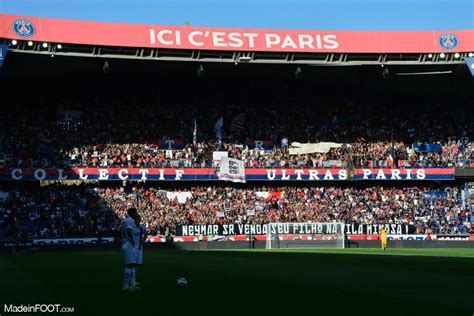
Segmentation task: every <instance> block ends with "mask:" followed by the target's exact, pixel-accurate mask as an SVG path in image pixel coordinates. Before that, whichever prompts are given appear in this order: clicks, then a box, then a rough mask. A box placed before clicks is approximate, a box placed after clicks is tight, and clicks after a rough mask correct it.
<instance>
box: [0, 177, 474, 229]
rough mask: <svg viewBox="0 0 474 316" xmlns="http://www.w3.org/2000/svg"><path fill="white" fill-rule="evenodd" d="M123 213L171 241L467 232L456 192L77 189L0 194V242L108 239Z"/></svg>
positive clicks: (466, 220)
mask: <svg viewBox="0 0 474 316" xmlns="http://www.w3.org/2000/svg"><path fill="white" fill-rule="evenodd" d="M129 207H136V208H137V209H138V210H139V213H140V215H141V217H142V221H143V222H144V223H145V224H146V225H147V227H148V230H149V232H150V234H152V235H164V236H170V235H173V234H174V232H175V227H176V225H184V224H193V223H196V224H217V223H221V224H223V223H254V224H257V223H260V224H262V223H268V222H345V223H359V224H386V223H394V224H409V225H415V226H416V230H417V231H416V232H417V233H432V234H462V233H468V232H469V230H471V232H472V228H471V225H470V224H469V221H470V213H469V210H468V207H467V204H465V203H464V201H463V200H462V198H461V190H460V189H459V188H458V187H455V186H445V187H437V188H433V187H421V186H418V187H394V186H369V187H353V186H340V187H333V186H327V187H326V186H324V187H295V186H284V187H243V188H238V187H229V186H208V187H202V186H197V187H190V188H181V189H179V190H176V189H164V188H153V187H145V186H126V187H91V186H85V185H81V186H48V187H45V188H42V189H41V190H38V189H33V188H16V189H9V190H8V191H4V192H2V199H1V203H0V234H3V236H0V237H8V236H10V237H11V236H15V237H16V238H54V237H62V238H64V237H91V236H110V235H113V234H114V230H115V229H116V227H117V225H118V223H119V221H120V219H121V218H123V217H124V216H125V213H126V210H127V209H128V208H129Z"/></svg>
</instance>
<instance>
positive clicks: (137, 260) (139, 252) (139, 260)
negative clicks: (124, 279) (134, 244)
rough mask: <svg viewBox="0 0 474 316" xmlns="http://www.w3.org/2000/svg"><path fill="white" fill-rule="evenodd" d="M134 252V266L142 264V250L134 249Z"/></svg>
mask: <svg viewBox="0 0 474 316" xmlns="http://www.w3.org/2000/svg"><path fill="white" fill-rule="evenodd" d="M135 250H136V252H135V255H136V258H135V263H136V264H142V263H143V249H142V250H140V249H135Z"/></svg>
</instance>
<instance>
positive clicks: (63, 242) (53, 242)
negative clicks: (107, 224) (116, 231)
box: [33, 237, 114, 246]
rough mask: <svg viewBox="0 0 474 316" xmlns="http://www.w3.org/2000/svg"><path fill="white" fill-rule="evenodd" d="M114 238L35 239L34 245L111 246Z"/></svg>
mask: <svg viewBox="0 0 474 316" xmlns="http://www.w3.org/2000/svg"><path fill="white" fill-rule="evenodd" d="M113 241H114V238H113V237H103V238H100V239H99V238H57V239H33V244H35V245H38V246H46V245H91V244H111V243H113Z"/></svg>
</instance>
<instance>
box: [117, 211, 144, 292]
mask: <svg viewBox="0 0 474 316" xmlns="http://www.w3.org/2000/svg"><path fill="white" fill-rule="evenodd" d="M127 214H128V216H127V217H126V218H125V219H124V222H123V224H122V228H121V233H122V254H123V257H124V260H125V272H124V276H123V290H124V291H136V290H137V288H136V287H135V286H134V284H135V267H136V261H137V254H136V253H137V251H136V249H137V248H136V246H137V244H139V242H140V241H139V240H138V239H136V236H137V233H138V232H139V229H138V227H137V226H136V225H135V218H137V217H138V212H137V209H136V208H129V209H128V210H127Z"/></svg>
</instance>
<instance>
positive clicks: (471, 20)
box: [0, 0, 474, 31]
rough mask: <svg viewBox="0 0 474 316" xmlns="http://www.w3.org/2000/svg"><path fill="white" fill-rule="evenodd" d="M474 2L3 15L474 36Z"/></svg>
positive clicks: (140, 7)
mask: <svg viewBox="0 0 474 316" xmlns="http://www.w3.org/2000/svg"><path fill="white" fill-rule="evenodd" d="M473 5H474V3H473V1H472V0H398V1H374V0H330V1H329V0H319V1H314V0H291V1H290V0H239V1H233V0H227V1H217V0H192V1H189V0H133V1H131V0H107V1H103V0H68V1H58V0H41V1H38V0H14V1H0V13H5V14H12V15H23V16H34V17H43V18H55V19H66V20H80V21H93V22H115V23H133V24H151V25H168V26H183V25H187V24H190V25H193V26H199V27H226V28H247V29H280V30H333V31H336V30H339V31H347V30H357V31H430V30H435V31H444V30H473V29H474V7H473Z"/></svg>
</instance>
